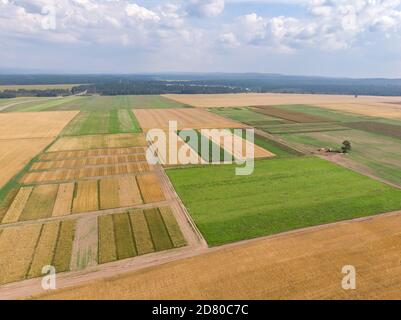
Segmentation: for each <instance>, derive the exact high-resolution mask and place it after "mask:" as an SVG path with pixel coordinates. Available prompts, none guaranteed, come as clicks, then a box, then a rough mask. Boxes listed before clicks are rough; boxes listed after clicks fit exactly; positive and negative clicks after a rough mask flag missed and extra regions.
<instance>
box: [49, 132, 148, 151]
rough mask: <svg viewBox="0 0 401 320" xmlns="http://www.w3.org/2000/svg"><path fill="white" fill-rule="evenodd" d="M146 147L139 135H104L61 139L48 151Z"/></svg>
mask: <svg viewBox="0 0 401 320" xmlns="http://www.w3.org/2000/svg"><path fill="white" fill-rule="evenodd" d="M146 146H147V143H146V139H145V137H144V135H143V134H141V133H133V134H104V135H93V136H79V137H63V138H60V139H59V140H57V142H56V143H55V144H54V145H53V146H52V147H51V148H50V149H49V152H56V151H73V150H88V149H100V148H127V147H146Z"/></svg>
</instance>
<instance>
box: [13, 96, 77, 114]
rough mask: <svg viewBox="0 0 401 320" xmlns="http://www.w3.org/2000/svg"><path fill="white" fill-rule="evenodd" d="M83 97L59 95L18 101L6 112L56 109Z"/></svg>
mask: <svg viewBox="0 0 401 320" xmlns="http://www.w3.org/2000/svg"><path fill="white" fill-rule="evenodd" d="M81 99H82V97H77V96H69V97H64V98H62V97H58V98H47V99H41V100H38V99H30V100H27V102H24V103H18V104H15V105H13V106H11V107H10V108H7V109H6V110H5V112H40V111H56V110H57V107H58V106H61V105H64V104H74V103H78V102H79V101H80V100H81Z"/></svg>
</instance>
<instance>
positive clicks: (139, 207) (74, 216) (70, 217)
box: [0, 201, 173, 230]
mask: <svg viewBox="0 0 401 320" xmlns="http://www.w3.org/2000/svg"><path fill="white" fill-rule="evenodd" d="M172 204H173V201H162V202H156V203H148V204H141V205H135V206H130V207H124V208H117V209H110V210H96V211H88V212H80V213H74V214H70V215H68V216H60V217H49V218H43V219H37V220H31V221H19V222H15V223H10V224H4V225H0V230H5V229H9V228H13V227H20V226H25V225H32V224H43V223H46V222H52V221H68V220H77V219H79V218H84V217H87V216H96V217H101V216H107V215H110V214H116V213H125V212H127V211H131V210H143V209H152V208H155V207H165V206H171V205H172Z"/></svg>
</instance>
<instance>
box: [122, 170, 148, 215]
mask: <svg viewBox="0 0 401 320" xmlns="http://www.w3.org/2000/svg"><path fill="white" fill-rule="evenodd" d="M118 188H119V197H120V199H119V200H120V206H121V207H122V208H124V207H132V206H136V205H140V204H142V203H143V201H142V197H141V193H140V191H139V187H138V184H137V183H136V179H135V176H124V177H120V178H118Z"/></svg>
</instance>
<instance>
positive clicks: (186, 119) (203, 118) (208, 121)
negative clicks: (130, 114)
mask: <svg viewBox="0 0 401 320" xmlns="http://www.w3.org/2000/svg"><path fill="white" fill-rule="evenodd" d="M134 114H135V116H136V118H137V119H138V121H139V124H140V126H141V128H142V129H143V130H144V131H148V130H150V129H162V130H167V129H168V128H169V121H176V122H177V125H178V127H177V129H179V130H182V129H207V128H210V129H220V128H222V129H225V128H243V127H244V125H242V124H241V123H238V122H236V121H231V120H228V119H225V118H223V117H220V116H218V115H216V114H213V113H210V112H207V111H205V110H199V109H166V110H134Z"/></svg>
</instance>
